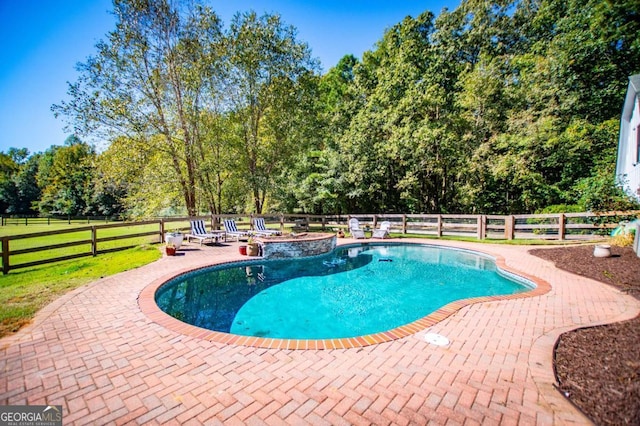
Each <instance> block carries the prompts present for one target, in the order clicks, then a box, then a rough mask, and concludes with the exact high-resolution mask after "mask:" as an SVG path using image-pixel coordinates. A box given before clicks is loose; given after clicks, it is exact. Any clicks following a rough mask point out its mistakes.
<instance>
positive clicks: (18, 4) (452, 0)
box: [0, 0, 460, 153]
mask: <svg viewBox="0 0 640 426" xmlns="http://www.w3.org/2000/svg"><path fill="white" fill-rule="evenodd" d="M210 4H211V6H212V7H213V9H214V10H215V11H216V12H217V13H218V14H219V15H220V16H221V17H222V20H223V21H224V23H225V26H226V25H228V23H229V21H230V20H231V18H232V16H233V15H234V14H235V13H236V12H238V11H247V10H255V11H256V12H257V13H258V14H262V13H279V14H280V15H281V16H282V18H283V20H284V22H286V23H287V24H289V25H293V26H295V27H296V28H297V29H298V38H299V40H301V41H304V42H306V43H308V44H309V46H310V47H311V50H312V53H313V56H314V57H317V58H319V59H320V61H321V64H322V67H323V69H324V70H325V71H327V70H328V69H329V68H331V67H332V66H334V65H335V64H336V63H337V62H338V60H339V59H340V58H341V57H342V56H344V55H346V54H353V55H355V56H357V57H362V53H363V52H365V51H367V50H371V49H372V48H373V47H374V44H375V43H376V42H377V41H378V40H380V38H382V35H383V33H384V30H385V29H386V28H389V27H391V26H392V25H394V24H396V23H398V22H400V21H401V20H402V19H403V18H404V17H405V16H407V15H411V16H414V17H415V16H417V15H419V14H420V13H421V12H423V11H425V10H431V11H432V12H434V13H435V14H436V15H439V14H440V12H441V10H442V8H444V7H447V8H448V9H449V10H453V9H455V8H456V7H458V5H459V4H460V0H423V1H418V0H368V1H367V0H318V1H309V0H308V1H293V0H224V1H218V0H210ZM110 10H112V3H111V0H0V23H1V25H0V40H2V44H0V151H5V152H6V151H7V150H8V149H9V148H10V147H16V148H27V149H29V151H30V152H31V153H34V152H39V151H45V150H46V149H47V148H49V147H50V146H51V145H62V144H63V143H64V140H65V139H66V138H67V136H68V134H67V133H66V132H65V131H64V130H63V128H64V121H63V120H62V119H56V118H54V117H53V114H52V113H51V111H50V107H51V105H52V104H56V103H59V102H60V101H62V100H64V99H67V95H66V92H67V82H75V81H76V80H77V76H78V74H77V73H76V71H75V65H76V64H77V63H78V62H84V61H85V60H86V59H87V57H89V56H91V55H93V54H94V53H95V47H94V46H95V44H96V42H97V41H98V40H100V39H104V38H105V36H106V34H107V33H108V32H109V31H111V30H113V29H114V28H115V19H114V18H113V16H112V15H111V14H110V13H109V11H110Z"/></svg>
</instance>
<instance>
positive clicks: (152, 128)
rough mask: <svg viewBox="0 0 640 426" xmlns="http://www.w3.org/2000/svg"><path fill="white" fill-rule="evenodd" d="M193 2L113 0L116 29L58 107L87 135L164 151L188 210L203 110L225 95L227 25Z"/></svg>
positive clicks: (194, 210)
mask: <svg viewBox="0 0 640 426" xmlns="http://www.w3.org/2000/svg"><path fill="white" fill-rule="evenodd" d="M189 5H190V7H181V8H174V7H172V2H169V1H168V0H154V1H149V2H137V1H133V0H114V15H115V16H116V18H117V23H116V29H115V30H114V31H112V32H110V33H109V35H108V39H107V40H106V41H101V42H99V43H98V44H97V46H96V48H97V51H98V52H97V54H96V56H94V57H91V58H89V60H88V61H87V62H86V63H84V64H80V65H79V66H78V70H79V72H80V73H81V77H80V79H79V80H78V82H76V83H75V84H72V85H70V87H69V92H68V93H69V95H70V97H71V100H70V101H68V102H62V103H61V104H60V105H54V106H53V110H54V112H55V113H56V115H64V116H66V117H67V118H68V119H69V120H70V121H71V122H72V124H73V125H74V126H75V128H76V129H77V130H79V131H82V132H83V133H87V134H94V135H95V134H98V135H101V136H104V137H106V138H111V139H113V138H115V137H119V136H126V137H127V139H126V140H130V141H136V145H135V146H132V147H131V150H133V149H143V150H145V151H148V152H149V155H153V154H152V153H156V152H157V153H162V155H163V156H165V157H166V159H167V163H168V165H167V166H168V167H167V171H170V173H171V174H172V175H173V177H172V179H171V182H175V183H176V184H177V187H178V190H179V191H180V193H181V196H182V198H183V202H184V205H185V207H186V209H187V212H188V214H189V215H195V214H196V213H197V208H196V206H197V200H196V188H197V185H196V183H197V181H198V169H199V167H198V164H199V161H200V159H201V157H202V153H201V152H199V150H200V149H201V147H202V141H201V137H202V136H201V133H200V129H201V127H202V126H201V119H202V117H203V115H202V111H203V110H206V109H207V107H208V106H209V105H211V104H214V103H215V102H217V101H218V100H219V99H220V96H219V94H218V92H217V91H218V90H219V87H218V86H217V85H216V81H217V79H216V76H217V72H218V70H219V68H218V65H219V64H218V60H219V56H218V55H219V54H220V44H221V42H222V31H221V25H220V20H219V19H218V17H217V15H216V14H215V13H214V12H213V11H211V10H210V9H209V8H206V7H204V6H200V5H193V6H192V3H189ZM179 6H180V5H179ZM156 136H161V137H160V138H158V137H156ZM137 167H144V164H138V165H137Z"/></svg>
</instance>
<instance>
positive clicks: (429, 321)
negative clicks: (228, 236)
mask: <svg viewBox="0 0 640 426" xmlns="http://www.w3.org/2000/svg"><path fill="white" fill-rule="evenodd" d="M402 244H414V245H429V244H428V243H427V244H424V243H423V244H420V243H402ZM438 247H444V248H451V249H457V248H455V247H447V246H443V245H439V246H438ZM472 251H475V252H477V253H480V254H482V255H485V256H489V257H491V258H492V259H493V260H494V262H495V263H496V266H497V267H498V268H499V269H501V270H502V271H505V272H508V273H510V274H513V275H516V276H518V277H521V278H524V279H526V280H529V281H531V282H533V283H534V284H535V285H536V287H535V288H534V289H532V290H530V291H526V292H522V293H516V294H510V295H502V296H483V297H474V298H469V299H461V300H457V301H455V302H452V303H449V304H447V305H445V306H443V307H441V308H440V309H438V310H436V311H434V312H432V313H431V314H429V315H427V316H425V317H423V318H420V319H418V320H416V321H414V322H411V323H409V324H406V325H403V326H400V327H397V328H394V329H392V330H388V331H384V332H380V333H375V334H368V335H364V336H358V337H349V338H338V339H321V340H317V339H308V340H303V339H276V338H262V337H254V336H240V335H236V334H229V333H222V332H219V331H212V330H207V329H204V328H201V327H197V326H194V325H191V324H187V323H184V322H182V321H180V320H178V319H176V318H174V317H172V316H170V315H168V314H167V313H165V312H163V311H162V310H161V309H160V308H159V307H158V305H157V304H156V302H155V294H156V292H157V290H158V289H159V288H160V287H161V286H162V285H164V284H165V283H166V282H167V281H169V280H171V279H173V278H175V277H178V276H180V275H183V274H185V273H188V272H192V271H194V270H197V269H203V268H196V269H184V270H181V271H178V272H177V273H172V274H169V275H166V276H163V277H161V278H158V279H156V280H154V281H153V282H152V283H150V284H149V285H148V286H146V287H145V288H144V289H143V290H142V292H141V293H140V296H139V298H138V305H139V307H140V310H141V311H142V312H143V313H144V314H145V315H146V316H147V317H148V318H149V319H150V320H152V321H153V322H155V323H156V324H158V325H160V326H162V327H164V328H166V329H168V330H171V331H174V332H177V333H180V334H183V335H185V336H189V337H194V338H198V339H203V340H207V341H210V342H216V343H222V344H227V345H238V346H248V347H255V348H266V349H287V350H331V349H352V348H361V347H365V346H370V345H377V344H380V343H385V342H391V341H394V340H398V339H402V338H404V337H407V336H410V335H413V334H416V333H418V332H420V331H422V330H425V329H427V328H429V327H431V326H433V325H435V324H437V323H439V322H440V321H442V320H444V319H446V318H448V317H449V316H451V315H453V314H454V313H456V312H458V311H459V310H460V309H462V308H464V307H465V306H469V305H473V304H476V303H485V302H495V301H503V300H512V299H521V298H528V297H536V296H541V295H543V294H546V293H547V292H549V291H550V290H551V286H550V285H549V283H548V282H546V281H545V280H543V279H541V278H538V277H536V276H533V275H530V274H527V273H524V272H522V271H518V270H515V269H513V268H510V267H509V266H507V264H506V262H505V259H504V258H503V257H502V256H500V255H496V254H489V253H485V252H482V251H480V250H476V249H474V250H472ZM233 263H238V261H232V262H217V263H212V264H211V265H210V266H214V265H221V264H233ZM207 267H208V266H207ZM204 268H206V267H204Z"/></svg>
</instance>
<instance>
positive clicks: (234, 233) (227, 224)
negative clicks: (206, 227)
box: [224, 219, 250, 241]
mask: <svg viewBox="0 0 640 426" xmlns="http://www.w3.org/2000/svg"><path fill="white" fill-rule="evenodd" d="M224 231H225V240H226V236H230V237H234V238H235V239H236V241H240V237H246V238H249V236H250V235H249V233H248V232H246V231H239V230H238V227H237V226H236V221H235V220H233V219H225V220H224Z"/></svg>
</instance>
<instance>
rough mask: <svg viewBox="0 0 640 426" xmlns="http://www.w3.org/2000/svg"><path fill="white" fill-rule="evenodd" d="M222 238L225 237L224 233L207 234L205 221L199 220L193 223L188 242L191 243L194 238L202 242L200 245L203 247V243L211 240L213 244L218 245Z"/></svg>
mask: <svg viewBox="0 0 640 426" xmlns="http://www.w3.org/2000/svg"><path fill="white" fill-rule="evenodd" d="M221 237H224V232H222V231H216V232H207V228H206V226H205V224H204V220H202V219H197V220H192V221H191V232H190V233H189V234H187V241H188V242H191V238H193V239H196V240H200V245H202V243H204V242H205V241H207V240H211V242H216V243H217V242H218V240H219V239H220V238H221Z"/></svg>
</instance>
